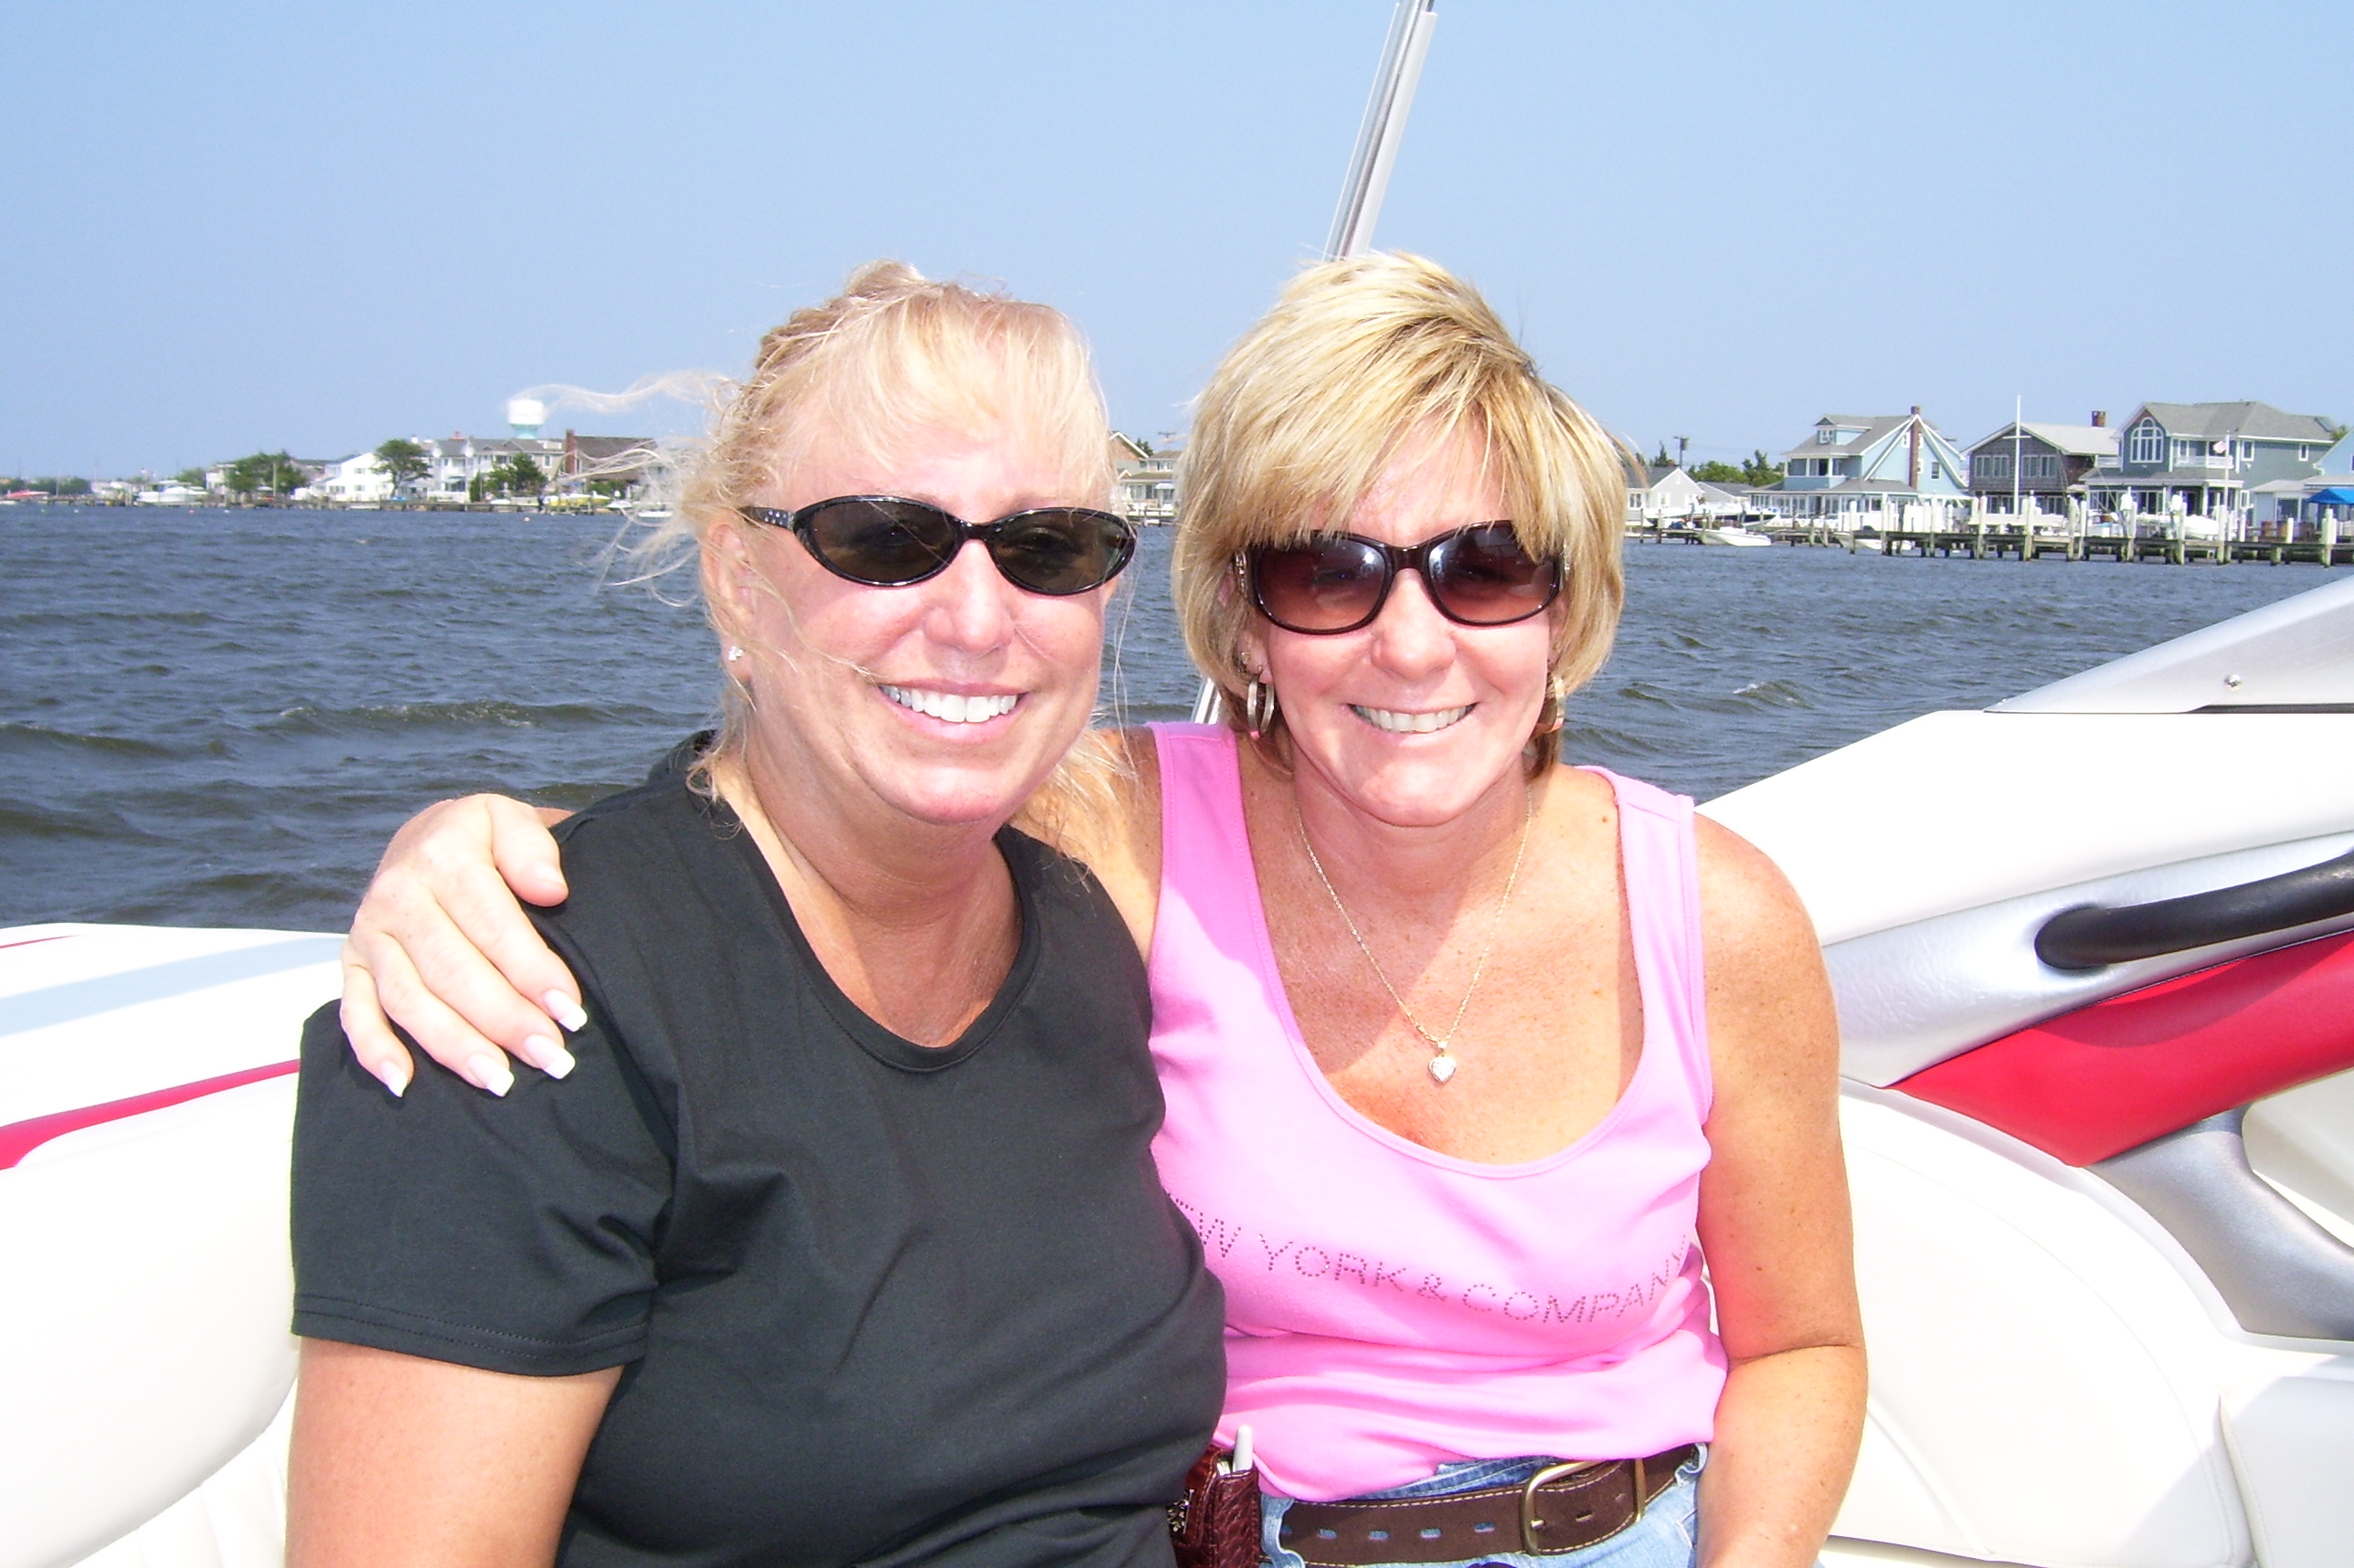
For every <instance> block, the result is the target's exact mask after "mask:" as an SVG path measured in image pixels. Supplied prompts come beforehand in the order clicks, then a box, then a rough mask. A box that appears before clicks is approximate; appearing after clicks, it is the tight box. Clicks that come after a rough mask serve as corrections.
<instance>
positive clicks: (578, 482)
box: [550, 430, 662, 495]
mask: <svg viewBox="0 0 2354 1568" xmlns="http://www.w3.org/2000/svg"><path fill="white" fill-rule="evenodd" d="M661 462H662V450H661V448H660V447H659V446H657V445H656V444H655V442H654V440H653V438H652V436H583V435H578V434H576V433H575V432H573V431H571V430H567V431H565V432H564V450H563V456H562V457H561V458H559V459H558V460H557V465H556V468H555V470H554V471H553V472H552V474H551V475H550V477H551V478H552V479H553V480H554V481H555V488H556V489H557V490H558V491H560V492H562V493H564V494H567V495H582V494H597V493H602V494H608V495H636V494H637V493H640V492H641V491H642V490H643V489H644V488H645V484H646V481H647V480H648V479H649V478H650V477H651V476H652V473H653V471H654V470H655V468H656V467H658V466H659V465H660V463H661Z"/></svg>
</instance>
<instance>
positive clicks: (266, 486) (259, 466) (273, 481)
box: [221, 451, 307, 500]
mask: <svg viewBox="0 0 2354 1568" xmlns="http://www.w3.org/2000/svg"><path fill="white" fill-rule="evenodd" d="M305 477H307V476H306V475H305V474H304V473H303V471H302V464H301V463H299V462H296V461H294V460H293V459H292V458H291V457H288V456H287V455H286V454H285V453H284V452H283V451H274V452H255V453H253V454H252V455H251V456H250V457H241V458H239V459H238V460H237V461H235V462H233V463H229V464H227V465H225V466H224V467H223V468H222V469H221V487H222V488H223V489H224V490H227V491H228V493H230V494H231V495H242V496H244V497H246V498H247V499H248V500H251V499H252V498H253V497H255V496H257V495H269V496H281V495H284V494H285V493H287V492H289V491H291V490H292V489H293V488H294V487H295V486H296V485H298V484H301V483H302V482H303V480H304V478H305Z"/></svg>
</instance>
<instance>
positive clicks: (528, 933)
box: [343, 795, 580, 1095]
mask: <svg viewBox="0 0 2354 1568" xmlns="http://www.w3.org/2000/svg"><path fill="white" fill-rule="evenodd" d="M567 815H569V813H568V812H564V811H554V810H534V809H533V808H532V807H529V806H526V805H525V804H523V803H522V802H521V801H519V800H507V799H506V798H505V797H504V796H500V795H472V796H468V797H467V798H466V799H464V800H444V801H442V802H440V804H439V805H434V806H429V807H428V808H426V809H425V810H422V811H419V813H418V814H417V815H416V816H414V817H412V818H410V819H409V820H408V822H406V823H405V824H403V825H402V827H401V830H400V832H398V833H395V834H394V835H393V839H392V842H391V843H390V844H388V845H387V846H386V847H385V852H384V859H383V860H382V861H381V862H379V863H377V866H376V878H375V880H374V881H372V882H370V883H369V884H368V890H367V895H366V897H365V898H363V899H362V900H361V901H360V906H359V910H358V912H357V913H356V914H355V915H354V916H353V917H352V932H351V936H350V937H349V938H347V939H346V940H345V943H344V1010H343V1021H344V1030H345V1033H347V1034H348V1035H350V1037H351V1042H352V1051H353V1053H354V1054H355V1055H357V1056H358V1057H359V1059H360V1063H361V1065H363V1066H365V1067H366V1068H367V1070H368V1071H369V1072H371V1073H373V1074H375V1075H376V1076H377V1077H378V1078H380V1079H382V1080H383V1081H384V1083H385V1086H387V1088H389V1089H391V1090H392V1092H393V1093H394V1094H396V1095H397V1094H399V1093H401V1092H402V1091H403V1090H405V1089H406V1088H407V1087H408V1081H409V1079H410V1077H411V1076H412V1075H413V1074H414V1072H415V1066H416V1065H415V1063H413V1062H412V1061H411V1060H410V1059H409V1055H408V1048H407V1047H406V1046H404V1045H403V1044H401V1042H400V1040H399V1038H398V1036H396V1035H395V1034H394V1033H393V1032H392V1029H391V1027H390V1022H398V1024H399V1025H400V1026H401V1027H402V1028H404V1029H406V1030H408V1033H409V1034H410V1035H411V1036H412V1037H413V1038H414V1039H415V1040H416V1041H417V1043H418V1044H419V1045H421V1046H423V1047H424V1048H425V1052H426V1054H428V1055H429V1056H431V1057H432V1058H433V1059H434V1060H435V1061H437V1062H439V1063H440V1064H441V1065H443V1066H445V1067H448V1068H450V1069H451V1071H452V1072H455V1073H457V1074H458V1075H460V1076H461V1077H463V1078H464V1079H465V1080H466V1081H467V1082H469V1083H471V1084H472V1085H473V1086H475V1087H476V1088H479V1089H488V1090H490V1091H491V1092H492V1093H493V1094H504V1093H506V1090H507V1086H509V1085H510V1084H512V1083H513V1082H514V1072H513V1070H512V1069H511V1068H510V1067H509V1066H508V1065H507V1059H506V1053H508V1052H512V1053H514V1054H515V1055H518V1056H521V1057H522V1058H523V1059H524V1060H525V1061H526V1062H529V1063H530V1064H531V1065H533V1066H535V1067H537V1068H539V1069H540V1070H541V1071H542V1072H546V1073H550V1074H553V1075H556V1076H557V1077H562V1076H563V1075H565V1074H566V1073H568V1072H570V1071H571V1070H572V1058H571V1055H570V1054H569V1053H568V1052H567V1051H566V1050H565V1049H564V1047H563V1045H562V1044H561V1041H562V1039H563V1035H562V1033H561V1032H560V1031H559V1030H558V1028H557V1023H558V1022H561V1023H562V1024H563V1025H564V1027H565V1028H571V1029H577V1028H578V1027H579V1025H580V987H579V984H578V981H576V980H574V979H573V978H572V973H571V971H570V970H569V969H566V968H565V967H564V965H563V963H562V961H561V960H559V959H557V956H556V955H555V954H554V953H552V952H550V951H548V949H547V946H546V943H544V942H542V941H541V940H540V939H539V933H538V932H537V931H535V930H534V929H533V928H532V925H531V922H530V921H529V920H528V919H526V918H525V916H524V912H523V906H522V904H521V903H520V902H518V900H519V899H523V898H527V899H529V900H531V901H532V902H533V903H535V904H559V903H562V902H563V900H564V897H565V885H564V872H563V869H562V866H561V864H560V863H559V860H558V857H557V848H556V841H555V840H554V839H553V838H551V837H550V836H549V835H548V832H547V829H548V828H549V827H550V826H551V825H553V824H554V823H557V822H560V821H563V820H564V819H565V817H566V816H567ZM387 1016H388V1018H389V1020H390V1022H387Z"/></svg>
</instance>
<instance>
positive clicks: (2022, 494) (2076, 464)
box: [1968, 409, 2117, 517]
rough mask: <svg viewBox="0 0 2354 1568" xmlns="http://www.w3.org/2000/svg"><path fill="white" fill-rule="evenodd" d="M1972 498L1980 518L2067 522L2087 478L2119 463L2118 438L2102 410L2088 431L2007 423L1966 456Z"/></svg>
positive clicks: (2024, 422) (2080, 427) (2026, 422)
mask: <svg viewBox="0 0 2354 1568" xmlns="http://www.w3.org/2000/svg"><path fill="white" fill-rule="evenodd" d="M1968 456H1969V461H1970V468H1969V474H1970V495H1971V497H1972V498H1973V499H1974V500H1975V501H1976V503H1977V505H1978V515H1979V516H1980V517H1986V516H1988V514H1993V515H1997V516H2003V517H2008V516H2009V515H2010V514H2011V512H2012V508H2013V502H2014V500H2015V501H2016V503H2017V509H2018V510H2019V511H2020V512H2022V513H2024V514H2028V515H2029V516H2031V517H2032V516H2045V517H2064V516H2066V515H2068V503H2069V502H2070V501H2071V500H2072V499H2073V500H2075V501H2079V502H2081V501H2082V500H2083V499H2084V476H2085V475H2086V474H2088V473H2090V472H2092V471H2094V469H2096V468H2099V467H2101V466H2102V465H2103V464H2115V461H2116V460H2117V433H2116V431H2115V430H2113V429H2110V428H2109V417H2108V415H2107V414H2106V413H2105V412H2104V411H2101V410H2099V409H2095V410H2094V414H2093V422H2092V423H2091V424H2089V425H2053V424H2047V423H2044V422H2043V421H2041V420H2037V419H2027V420H2021V421H2017V422H2011V423H2006V424H2005V425H2004V426H2003V427H2002V428H2001V429H1999V430H1996V431H1994V432H1992V433H1991V434H1989V435H1988V436H1986V437H1985V438H1983V439H1982V440H1978V442H1976V443H1975V444H1973V445H1972V446H1971V447H1970V449H1969V452H1968Z"/></svg>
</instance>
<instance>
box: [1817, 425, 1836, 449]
mask: <svg viewBox="0 0 2354 1568" xmlns="http://www.w3.org/2000/svg"><path fill="white" fill-rule="evenodd" d="M1836 433H1837V432H1836V431H1833V430H1829V429H1821V430H1817V431H1816V432H1815V445H1817V446H1819V447H1827V446H1829V445H1830V444H1831V437H1832V436H1833V435H1835V434H1836Z"/></svg>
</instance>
